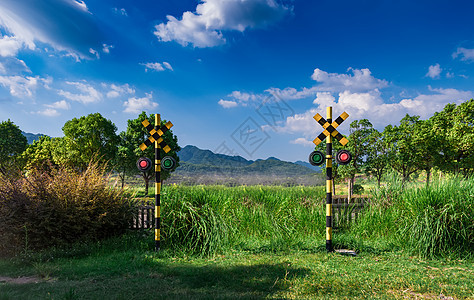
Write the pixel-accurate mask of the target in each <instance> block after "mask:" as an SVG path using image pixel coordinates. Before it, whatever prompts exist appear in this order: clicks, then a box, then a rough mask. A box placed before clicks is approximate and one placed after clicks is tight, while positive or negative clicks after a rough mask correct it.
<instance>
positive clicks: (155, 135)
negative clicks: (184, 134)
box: [140, 119, 173, 153]
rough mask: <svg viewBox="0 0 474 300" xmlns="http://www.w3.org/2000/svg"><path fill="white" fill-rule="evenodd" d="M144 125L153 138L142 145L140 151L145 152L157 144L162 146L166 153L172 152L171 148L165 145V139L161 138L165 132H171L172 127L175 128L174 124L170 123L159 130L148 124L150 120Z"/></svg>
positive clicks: (144, 122)
mask: <svg viewBox="0 0 474 300" xmlns="http://www.w3.org/2000/svg"><path fill="white" fill-rule="evenodd" d="M142 124H143V126H145V128H146V130H148V132H149V133H150V135H151V136H150V137H149V138H148V139H147V140H146V141H145V142H144V143H143V144H141V145H140V149H141V150H142V151H145V149H146V148H148V146H151V145H152V144H153V143H154V142H157V143H158V145H160V147H161V148H162V149H163V150H164V151H165V153H168V152H170V150H171V148H170V147H169V146H168V145H167V144H166V143H165V141H164V140H163V138H161V136H162V135H163V134H164V133H165V132H167V131H168V130H170V129H171V127H173V123H171V122H170V121H168V123H166V124H165V125H163V126H161V127H160V128H159V129H158V130H155V128H154V127H153V125H151V124H150V122H148V120H146V119H145V121H143V122H142Z"/></svg>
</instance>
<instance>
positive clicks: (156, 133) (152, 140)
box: [137, 114, 176, 251]
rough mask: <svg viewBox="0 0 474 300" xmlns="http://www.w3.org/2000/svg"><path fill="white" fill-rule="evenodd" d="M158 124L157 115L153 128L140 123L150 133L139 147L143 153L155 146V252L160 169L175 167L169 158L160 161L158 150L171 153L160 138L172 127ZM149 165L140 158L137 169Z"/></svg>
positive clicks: (144, 122)
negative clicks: (149, 147)
mask: <svg viewBox="0 0 474 300" xmlns="http://www.w3.org/2000/svg"><path fill="white" fill-rule="evenodd" d="M160 122H161V117H160V115H159V114H156V115H155V126H153V125H151V124H150V122H148V120H146V119H145V121H143V122H142V124H143V126H145V128H146V130H148V132H149V133H150V137H149V138H148V139H147V140H146V141H145V142H144V143H143V144H141V145H140V149H141V150H142V151H145V149H146V148H148V146H151V145H153V144H155V251H159V250H160V230H161V216H160V210H161V209H160V208H161V199H160V194H161V168H163V169H164V170H171V169H172V168H174V167H175V166H176V161H175V160H174V159H173V158H172V157H170V156H165V157H164V158H163V161H162V160H161V155H160V148H162V149H163V151H165V153H168V152H170V151H171V148H170V146H168V144H166V143H165V141H164V140H163V138H162V137H161V136H162V135H163V134H165V132H167V131H168V130H170V128H171V127H173V123H171V122H169V121H168V122H167V123H166V124H165V125H163V126H161V127H158V126H160ZM151 165H152V164H151V160H150V159H148V158H140V159H139V160H138V162H137V167H138V169H139V170H140V171H142V172H146V171H147V170H149V169H150V168H151ZM143 170H144V171H143Z"/></svg>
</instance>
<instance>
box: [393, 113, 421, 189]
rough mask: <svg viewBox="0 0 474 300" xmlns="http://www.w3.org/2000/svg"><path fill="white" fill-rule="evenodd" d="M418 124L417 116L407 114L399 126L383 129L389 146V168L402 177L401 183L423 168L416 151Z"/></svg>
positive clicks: (418, 118) (419, 122)
mask: <svg viewBox="0 0 474 300" xmlns="http://www.w3.org/2000/svg"><path fill="white" fill-rule="evenodd" d="M420 124H421V121H420V117H419V116H410V115H408V114H407V115H406V116H405V117H404V118H403V119H402V120H400V125H399V126H392V125H388V126H387V127H385V129H384V135H385V137H386V139H387V142H388V143H389V145H390V151H389V155H388V156H389V161H390V166H391V167H392V168H393V169H394V170H395V171H397V172H398V173H399V174H400V175H401V176H402V178H403V182H406V181H407V180H408V179H409V177H410V175H411V174H413V173H415V172H416V171H418V170H420V169H421V168H422V167H423V165H422V162H421V156H420V153H419V151H418V146H419V142H420V140H419V139H417V134H418V133H417V131H418V130H420Z"/></svg>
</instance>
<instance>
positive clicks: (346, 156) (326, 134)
mask: <svg viewBox="0 0 474 300" xmlns="http://www.w3.org/2000/svg"><path fill="white" fill-rule="evenodd" d="M326 113H327V121H326V120H325V119H324V118H323V117H322V116H321V115H320V114H316V115H315V116H314V117H313V118H314V119H315V120H316V121H317V122H318V123H319V124H320V125H321V126H323V128H324V131H323V132H322V133H321V134H320V135H318V137H317V138H315V139H314V141H313V143H314V144H315V145H316V146H317V145H319V144H320V143H321V142H322V141H323V140H324V139H326V156H324V154H323V153H322V152H321V151H313V152H311V154H310V155H309V162H310V164H312V165H313V166H319V165H322V164H323V162H324V159H325V158H326V250H327V251H328V252H333V251H334V249H333V247H332V159H333V156H332V138H333V137H334V138H336V139H337V140H338V141H339V142H340V143H341V144H342V145H343V146H345V145H346V144H347V143H348V142H349V141H348V140H347V139H346V138H345V137H343V136H342V135H341V134H340V133H339V132H338V131H337V130H336V128H337V127H338V126H339V125H341V123H342V122H344V120H345V119H347V117H349V115H348V114H347V113H346V112H343V113H342V114H341V115H340V116H339V117H337V119H336V120H335V121H334V122H333V121H332V107H328V108H327V110H326ZM351 158H352V156H351V153H350V152H349V151H347V150H340V151H338V152H337V154H336V162H337V163H338V164H340V165H346V164H348V163H349V162H350V161H351Z"/></svg>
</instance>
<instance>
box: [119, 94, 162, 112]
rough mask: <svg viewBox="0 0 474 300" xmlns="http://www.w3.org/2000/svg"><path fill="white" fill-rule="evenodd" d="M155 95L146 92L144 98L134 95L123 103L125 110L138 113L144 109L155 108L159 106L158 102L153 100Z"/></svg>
mask: <svg viewBox="0 0 474 300" xmlns="http://www.w3.org/2000/svg"><path fill="white" fill-rule="evenodd" d="M152 98H153V95H152V94H151V93H149V94H146V95H145V97H143V98H136V97H132V98H129V99H128V101H125V102H124V103H123V106H125V109H124V112H126V113H133V114H138V113H140V112H141V111H143V110H147V109H154V108H156V107H158V103H156V102H153V101H152Z"/></svg>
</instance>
